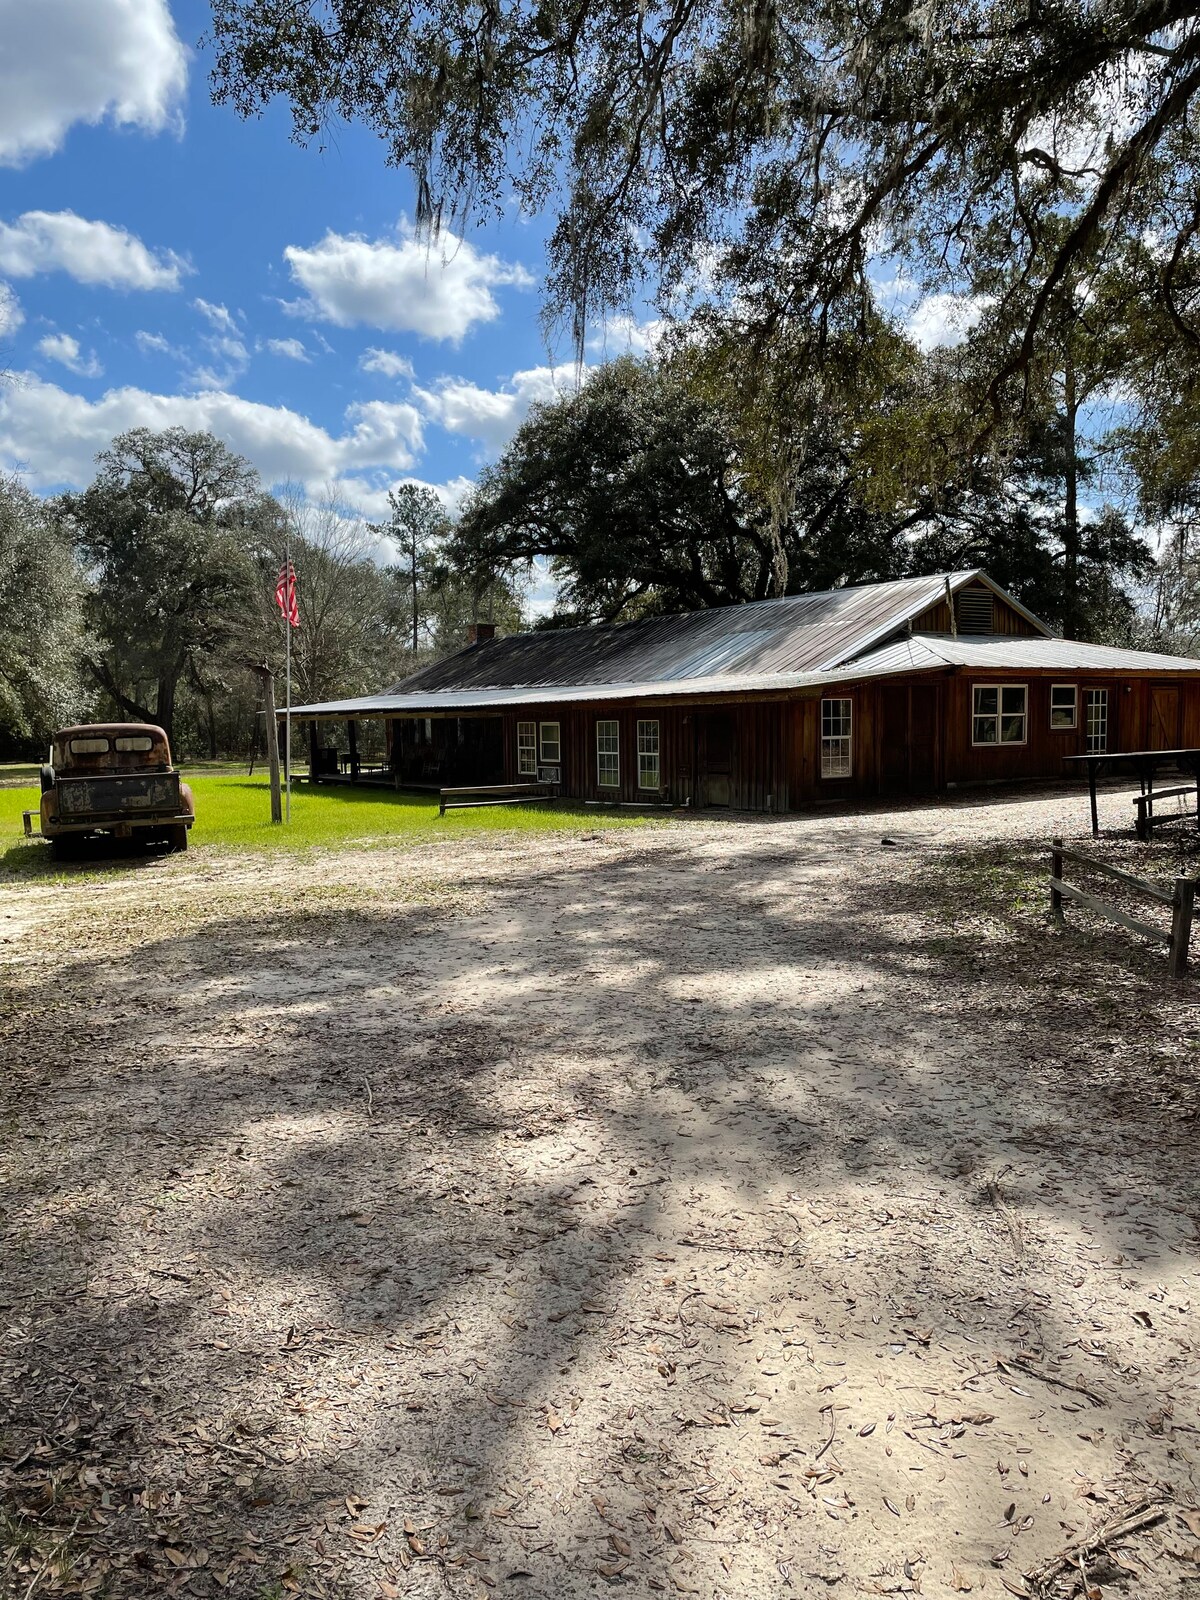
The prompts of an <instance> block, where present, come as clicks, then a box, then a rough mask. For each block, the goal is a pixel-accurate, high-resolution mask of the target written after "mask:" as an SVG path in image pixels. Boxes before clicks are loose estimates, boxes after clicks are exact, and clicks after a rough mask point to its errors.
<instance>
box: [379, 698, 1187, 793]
mask: <svg viewBox="0 0 1200 1600" xmlns="http://www.w3.org/2000/svg"><path fill="white" fill-rule="evenodd" d="M978 683H988V684H994V683H1000V684H1024V685H1025V686H1026V688H1027V691H1028V695H1027V707H1028V714H1027V723H1026V741H1025V743H1024V744H1020V745H1015V744H1012V745H1008V744H1006V745H985V746H975V745H973V744H972V742H971V728H972V691H973V689H974V687H975V685H976V684H978ZM1055 684H1073V685H1075V687H1076V689H1077V718H1076V726H1075V727H1074V728H1072V729H1055V728H1052V727H1051V726H1050V690H1051V687H1052V685H1055ZM1089 688H1105V689H1107V690H1108V708H1109V709H1108V748H1109V749H1110V750H1121V749H1125V750H1139V749H1151V748H1176V747H1188V748H1200V674H1197V673H1194V672H1193V673H1188V674H1180V675H1179V676H1178V677H1173V676H1171V675H1170V674H1162V673H1156V674H1154V675H1152V676H1142V677H1130V676H1128V675H1127V674H1126V675H1121V674H1114V673H1109V674H1099V673H1086V674H1074V673H1070V672H1048V671H1044V670H1039V671H1036V672H1031V671H1026V672H1018V671H1009V672H984V671H977V670H974V669H971V670H970V671H967V670H958V671H956V670H954V669H951V668H947V669H946V670H945V671H944V672H932V673H919V674H913V675H911V676H910V677H908V678H904V677H894V678H884V679H867V680H863V681H860V682H857V683H848V684H838V685H836V686H831V687H829V688H826V689H824V690H821V689H805V690H797V691H793V692H792V693H791V695H790V696H788V697H787V698H784V697H779V698H776V699H774V700H769V699H765V698H763V699H758V700H753V699H748V698H743V699H741V700H738V701H725V702H715V701H710V702H707V703H697V704H692V705H679V704H661V703H660V704H655V703H654V702H652V701H647V702H645V703H641V704H639V703H637V702H631V701H592V702H588V703H586V704H583V705H580V704H576V705H573V706H571V705H567V706H563V705H553V704H551V705H535V706H530V707H527V708H522V709H521V710H519V711H517V710H512V711H505V712H503V713H502V714H500V715H498V716H494V717H490V718H464V719H463V721H464V722H472V723H475V724H477V725H478V724H482V723H485V722H486V723H487V724H488V728H487V730H486V732H487V737H486V738H483V739H476V738H474V737H472V738H469V739H465V740H464V739H463V738H461V737H460V738H459V739H458V740H457V743H458V744H459V745H461V746H462V747H463V749H464V751H465V752H471V751H472V750H473V749H480V750H481V749H484V748H485V747H486V748H487V749H488V750H494V751H496V756H495V758H494V759H495V761H496V762H497V763H498V762H500V761H501V760H502V763H503V781H505V782H510V783H516V782H519V781H521V778H522V775H521V774H519V773H518V771H517V724H518V722H533V723H536V724H539V725H540V724H541V723H542V722H557V723H558V724H559V726H560V736H561V746H562V761H561V770H562V783H561V788H560V791H559V792H560V793H562V794H563V795H564V796H567V797H571V798H575V799H580V800H595V801H609V802H612V801H617V802H622V803H625V804H653V803H655V802H658V803H661V804H669V805H674V806H681V805H688V804H693V803H695V800H696V797H697V776H698V775H697V772H696V761H697V750H698V748H699V747H700V744H701V741H700V739H699V738H698V730H699V724H700V721H701V719H703V718H704V717H705V716H708V715H713V714H717V715H725V716H728V717H730V718H732V724H733V739H732V746H731V750H730V772H729V805H730V809H732V810H746V811H767V810H770V811H775V812H779V811H787V810H798V809H803V808H805V807H807V806H811V805H814V804H820V803H821V802H823V801H844V800H853V799H855V798H858V797H869V796H874V795H879V794H891V793H906V792H911V793H914V794H921V793H928V792H931V791H933V790H936V789H941V788H944V787H945V786H946V785H947V784H972V783H981V782H982V783H986V782H989V781H1000V780H1014V779H1016V780H1019V779H1023V778H1060V777H1071V776H1074V774H1073V773H1072V772H1071V769H1069V768H1065V767H1064V766H1063V757H1064V756H1068V755H1081V754H1083V753H1084V750H1085V748H1086V715H1085V693H1086V691H1087V690H1088V689H1089ZM822 694H825V695H828V696H834V697H839V698H847V699H849V700H850V701H851V703H852V707H853V722H852V727H853V734H852V740H853V757H852V760H853V771H852V774H851V776H850V777H849V778H838V779H825V778H822V777H821V771H820V766H821V763H820V750H821V697H822ZM643 719H654V720H656V721H657V722H658V724H659V763H660V788H659V791H658V792H657V793H652V792H648V791H646V790H643V789H640V788H639V786H638V759H637V724H638V722H639V720H643ZM598 721H615V722H616V723H617V725H618V730H619V735H618V737H619V754H620V783H619V785H618V786H617V787H616V788H611V787H604V788H602V787H601V786H600V784H599V781H598V768H597V759H596V756H597V751H596V723H597V722H598ZM446 737H447V736H446V735H439V736H438V737H435V739H434V744H435V745H437V746H440V745H441V744H443V743H444V742H445V739H446ZM497 738H499V742H500V746H501V748H500V749H499V750H497V749H496V742H495V741H496V740H497ZM389 742H390V743H391V741H389ZM405 742H406V741H405ZM393 748H394V746H393ZM469 764H470V762H469V761H468V762H466V765H469ZM458 765H459V763H456V772H455V777H454V778H453V779H452V780H451V779H443V780H442V781H456V782H464V783H465V782H471V781H476V780H475V779H474V778H473V776H472V773H471V772H468V771H466V770H465V769H464V770H462V771H458V770H457V767H458ZM497 776H498V774H497Z"/></svg>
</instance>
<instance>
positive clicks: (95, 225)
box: [0, 0, 191, 289]
mask: <svg viewBox="0 0 1200 1600" xmlns="http://www.w3.org/2000/svg"><path fill="white" fill-rule="evenodd" d="M3 4H4V0H0V8H2V7H3ZM190 270H191V269H190V268H189V266H188V264H187V263H186V262H185V261H184V260H182V258H181V257H179V256H177V255H175V254H174V252H173V251H170V250H165V251H158V252H155V251H153V250H148V249H147V248H146V246H145V245H144V244H143V243H142V241H141V240H140V239H139V238H138V237H137V235H136V234H132V233H128V232H127V231H126V230H125V229H124V228H114V227H113V226H112V225H111V224H110V223H107V222H89V221H88V219H87V218H86V217H77V216H76V215H75V213H74V212H73V211H26V212H25V213H24V214H23V215H22V216H19V217H18V218H17V220H16V221H15V222H0V272H6V273H8V275H9V276H10V277H12V278H32V277H34V276H36V275H37V274H38V273H42V272H65V273H68V274H69V275H70V276H71V277H72V278H74V279H75V280H76V282H78V283H101V284H105V285H107V286H108V287H109V288H112V289H178V288H179V284H180V279H181V278H182V276H183V274H184V273H185V272H189V271H190Z"/></svg>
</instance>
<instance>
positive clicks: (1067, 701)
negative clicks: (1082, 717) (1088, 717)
mask: <svg viewBox="0 0 1200 1600" xmlns="http://www.w3.org/2000/svg"><path fill="white" fill-rule="evenodd" d="M1077 697H1078V691H1077V690H1076V688H1075V685H1074V684H1073V683H1052V684H1051V685H1050V726H1051V727H1052V728H1073V727H1074V726H1075V725H1076V722H1077V720H1078V718H1077V714H1076V701H1077Z"/></svg>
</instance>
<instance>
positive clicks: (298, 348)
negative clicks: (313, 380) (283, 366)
mask: <svg viewBox="0 0 1200 1600" xmlns="http://www.w3.org/2000/svg"><path fill="white" fill-rule="evenodd" d="M262 348H263V349H264V350H269V351H270V352H271V354H272V355H273V356H283V358H284V359H285V360H286V361H311V360H312V357H311V356H310V355H309V353H308V351H307V350H306V349H305V348H304V345H303V344H302V343H301V342H300V340H299V339H268V340H267V341H266V343H265V344H264V345H263V347H262Z"/></svg>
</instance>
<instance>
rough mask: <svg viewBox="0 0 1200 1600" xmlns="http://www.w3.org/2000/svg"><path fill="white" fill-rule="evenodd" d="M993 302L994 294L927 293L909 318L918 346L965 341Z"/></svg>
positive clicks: (910, 333)
mask: <svg viewBox="0 0 1200 1600" xmlns="http://www.w3.org/2000/svg"><path fill="white" fill-rule="evenodd" d="M991 304H992V300H991V296H990V295H983V294H979V295H962V294H927V295H926V296H925V298H924V299H923V300H922V301H920V302H919V304H918V305H916V306H915V307H914V308H913V309H912V311H911V312H910V313H909V315H908V318H907V329H908V336H909V338H910V339H911V340H912V341H913V343H914V344H915V345H916V347H917V349H918V350H926V351H928V350H936V349H938V348H939V347H940V346H949V345H956V344H961V343H962V342H963V340H964V339H965V338H966V337H967V335H968V333H970V331H971V329H972V328H973V327H974V326H975V324H976V323H977V322H978V321H979V319H980V317H982V316H983V314H984V312H985V311H986V310H987V308H988V307H989V306H990V305H991Z"/></svg>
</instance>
